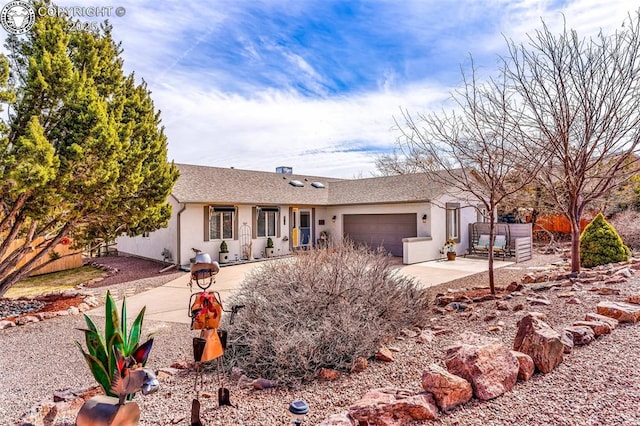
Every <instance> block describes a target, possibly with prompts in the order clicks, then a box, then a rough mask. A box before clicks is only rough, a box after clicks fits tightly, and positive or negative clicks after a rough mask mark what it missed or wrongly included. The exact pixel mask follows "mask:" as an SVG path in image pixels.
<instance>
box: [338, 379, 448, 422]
mask: <svg viewBox="0 0 640 426" xmlns="http://www.w3.org/2000/svg"><path fill="white" fill-rule="evenodd" d="M349 416H351V417H352V418H354V419H355V420H356V421H357V422H360V424H365V425H370V426H403V425H406V424H409V423H410V422H412V421H414V420H435V419H436V418H437V417H438V408H437V407H436V405H435V401H434V399H433V395H431V394H427V393H424V394H422V393H421V394H417V395H415V394H413V393H411V392H408V391H405V390H401V389H392V388H382V389H374V390H371V391H369V392H368V393H367V394H366V395H364V396H363V397H362V399H361V400H360V401H358V402H356V403H355V404H354V405H352V406H351V407H349Z"/></svg>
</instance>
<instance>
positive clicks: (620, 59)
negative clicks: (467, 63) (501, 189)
mask: <svg viewBox="0 0 640 426" xmlns="http://www.w3.org/2000/svg"><path fill="white" fill-rule="evenodd" d="M639 15H640V11H638V12H636V14H635V15H633V16H631V15H630V16H629V18H628V19H627V20H626V21H625V22H624V23H623V26H622V27H621V28H620V29H619V30H618V31H616V32H615V33H614V34H613V35H605V34H603V33H602V31H600V33H599V34H598V35H597V36H596V37H593V38H589V39H585V38H580V37H579V36H578V34H577V33H576V31H574V30H569V29H567V27H566V23H565V26H564V29H563V31H562V32H560V33H559V34H557V35H554V34H552V33H551V31H550V30H549V28H548V27H547V26H546V25H545V24H544V22H543V28H542V30H538V31H536V32H535V33H534V34H533V35H530V36H529V39H528V41H527V42H526V43H522V44H515V43H514V42H509V54H508V55H507V56H506V57H504V58H503V69H502V73H503V74H504V76H505V78H506V79H508V80H509V81H510V82H512V84H513V86H514V89H515V90H517V91H518V93H519V94H520V96H521V99H520V102H519V103H520V104H522V106H523V107H524V109H518V110H516V111H515V113H516V114H518V115H519V116H520V119H521V122H520V125H521V128H522V130H524V131H525V132H527V133H529V134H534V135H539V137H540V139H541V140H542V141H543V144H544V145H545V146H546V149H547V150H548V152H549V153H550V154H551V157H550V159H549V161H547V162H546V163H545V164H544V167H543V168H542V169H541V173H540V175H539V176H538V180H539V182H540V183H541V184H542V185H544V187H545V188H546V190H547V191H548V193H549V194H550V195H551V197H552V198H553V200H554V203H555V204H556V206H557V208H558V209H559V211H560V212H562V213H563V214H564V215H565V216H566V217H567V219H568V220H569V222H570V223H571V243H572V245H571V269H572V271H573V272H578V271H579V270H580V218H581V217H582V214H583V212H585V209H586V208H587V207H588V206H590V205H591V206H594V205H595V204H596V203H597V202H598V200H601V199H602V198H603V196H605V195H606V194H607V193H608V192H609V191H611V190H612V189H614V188H616V187H618V186H619V185H620V184H621V183H623V182H625V181H626V180H628V179H629V178H630V177H631V175H632V174H633V173H635V172H634V171H635V170H637V167H634V165H633V164H630V163H632V162H637V161H638V156H637V154H638V151H639V144H640V28H639V22H640V19H639Z"/></svg>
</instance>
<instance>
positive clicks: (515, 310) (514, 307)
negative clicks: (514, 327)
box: [513, 303, 524, 312]
mask: <svg viewBox="0 0 640 426" xmlns="http://www.w3.org/2000/svg"><path fill="white" fill-rule="evenodd" d="M523 309H524V303H518V304H517V305H514V306H513V312H518V311H521V310H523Z"/></svg>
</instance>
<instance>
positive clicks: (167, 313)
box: [88, 257, 513, 324]
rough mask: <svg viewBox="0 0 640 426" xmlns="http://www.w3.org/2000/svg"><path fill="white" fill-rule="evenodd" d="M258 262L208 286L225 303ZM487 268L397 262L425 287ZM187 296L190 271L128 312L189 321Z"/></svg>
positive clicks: (226, 271) (479, 262)
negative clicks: (144, 310)
mask: <svg viewBox="0 0 640 426" xmlns="http://www.w3.org/2000/svg"><path fill="white" fill-rule="evenodd" d="M512 264H513V262H504V261H495V268H502V267H505V266H509V265H512ZM258 266H260V262H256V263H244V264H239V265H231V266H225V267H223V268H221V269H220V272H219V273H218V275H217V276H216V282H215V284H213V285H212V286H211V288H210V289H211V290H214V291H217V292H218V293H220V297H221V299H222V303H223V304H224V302H225V301H226V300H227V299H228V298H229V295H231V293H232V292H233V291H234V290H235V289H236V288H238V287H239V285H240V283H241V282H242V281H243V280H244V278H245V276H246V274H247V273H248V272H249V271H251V270H253V269H254V268H256V267H258ZM487 269H488V268H487V260H486V259H470V258H460V257H458V258H457V259H456V260H455V261H453V262H447V261H443V260H436V261H431V262H422V263H417V264H414V265H403V266H398V273H400V274H403V275H406V276H409V277H414V278H416V279H417V280H418V281H420V282H421V283H422V285H423V286H424V287H431V286H434V285H438V284H442V283H445V282H448V281H453V280H455V279H458V278H462V277H466V276H468V275H473V274H476V273H478V272H484V271H486V270H487ZM196 291H200V289H199V288H198V287H197V286H196V285H195V284H194V286H193V292H196ZM190 297H191V291H190V290H189V274H188V273H185V274H184V275H182V276H180V277H178V278H176V279H175V280H173V281H171V282H169V283H167V284H164V285H162V286H160V287H156V288H154V289H151V290H148V291H144V292H142V293H138V294H135V295H133V296H128V297H127V312H128V313H129V316H130V317H131V318H133V317H134V315H137V313H138V312H139V311H140V310H141V309H142V307H143V306H146V307H147V309H146V312H145V320H147V321H166V322H176V323H183V324H190V323H191V319H190V318H189V316H188V312H189V311H188V308H189V298H190ZM88 313H89V315H91V316H104V308H103V307H99V308H96V309H93V310H91V311H89V312H88Z"/></svg>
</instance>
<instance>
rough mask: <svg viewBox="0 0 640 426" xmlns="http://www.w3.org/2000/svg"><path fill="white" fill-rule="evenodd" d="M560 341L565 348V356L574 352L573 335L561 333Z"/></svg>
mask: <svg viewBox="0 0 640 426" xmlns="http://www.w3.org/2000/svg"><path fill="white" fill-rule="evenodd" d="M560 341H561V342H562V345H563V346H564V350H563V353H565V354H570V353H571V351H572V350H573V346H574V345H573V334H571V333H569V332H568V331H562V333H560Z"/></svg>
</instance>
